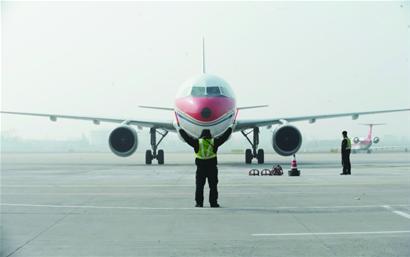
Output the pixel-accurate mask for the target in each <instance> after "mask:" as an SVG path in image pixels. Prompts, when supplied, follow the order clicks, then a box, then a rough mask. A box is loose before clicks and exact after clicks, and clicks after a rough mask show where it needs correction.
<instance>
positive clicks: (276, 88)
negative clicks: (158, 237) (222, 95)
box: [1, 1, 410, 146]
mask: <svg viewBox="0 0 410 257" xmlns="http://www.w3.org/2000/svg"><path fill="white" fill-rule="evenodd" d="M1 7H2V11H1V14H2V17H1V18H2V91H1V93H2V104H1V109H2V110H10V111H27V112H44V113H58V114H73V115H90V116H105V117H129V118H134V119H152V120H171V119H172V118H173V114H172V113H169V112H161V111H151V110H149V111H147V110H140V109H138V108H137V106H138V105H158V106H167V107H168V106H169V107H172V106H173V101H174V96H175V93H176V91H177V89H178V87H179V85H180V84H181V83H182V82H183V81H184V80H186V79H187V78H189V77H191V76H192V75H196V74H199V73H200V72H201V38H202V36H205V38H206V55H207V70H208V72H209V73H213V74H216V75H219V76H221V77H223V78H224V79H226V80H227V81H228V82H229V83H230V84H231V86H232V87H233V89H234V90H235V93H236V96H237V100H238V102H237V103H238V105H239V106H244V105H257V104H269V105H270V107H269V108H266V109H263V110H247V111H243V112H242V113H240V115H239V118H263V117H265V118H274V117H283V116H300V115H312V114H325V113H338V112H350V111H368V110H379V109H389V108H405V107H410V64H409V59H410V4H409V3H408V2H388V3H383V2H376V3H371V2H366V3H351V2H345V3H343V2H338V3H326V2H318V3H307V2H303V3H299V2H293V3H277V2H260V3H252V2H247V3H246V2H241V3H235V2H229V3H216V2H209V3H208V2H198V3H189V2H180V3H172V2H167V3H161V2H155V3H144V2H121V3H118V2H86V3H81V2H54V3H49V2H38V3H36V2H29V3H27V2H13V3H9V2H4V1H2V3H1ZM1 120H2V130H3V131H7V132H9V133H10V132H11V133H13V134H15V135H17V136H21V137H25V138H48V139H50V138H61V139H64V138H76V137H80V136H81V134H82V133H85V134H86V133H88V132H89V131H90V130H95V129H98V127H96V126H95V125H92V124H91V122H84V121H63V120H60V121H59V122H57V123H52V122H49V121H48V119H45V118H34V117H32V118H30V117H23V116H10V115H7V116H6V115H2V118H1ZM360 122H386V123H388V125H386V126H383V127H377V128H376V129H377V132H378V134H379V135H387V134H391V135H397V136H401V135H408V131H410V113H409V112H407V113H400V114H390V115H374V116H364V117H361V119H359V120H357V121H352V120H351V119H350V118H341V119H332V120H325V121H318V122H317V123H316V124H313V125H312V124H307V122H301V123H295V125H297V126H298V127H299V128H300V129H301V131H302V134H303V135H304V136H305V137H308V138H317V139H318V138H324V139H330V138H335V137H336V138H340V131H341V130H343V129H346V130H348V131H350V132H351V133H352V134H358V135H360V136H361V135H364V134H366V132H367V129H366V128H364V127H362V126H359V125H357V124H358V123H360ZM114 126H115V125H114V124H108V125H104V124H102V125H101V127H102V128H104V129H106V128H114ZM143 133H144V132H143ZM145 133H147V132H145ZM245 145H246V144H244V146H245ZM246 146H247V145H246Z"/></svg>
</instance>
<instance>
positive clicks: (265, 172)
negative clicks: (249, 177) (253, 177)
mask: <svg viewBox="0 0 410 257" xmlns="http://www.w3.org/2000/svg"><path fill="white" fill-rule="evenodd" d="M261 176H272V171H271V170H270V169H263V170H261Z"/></svg>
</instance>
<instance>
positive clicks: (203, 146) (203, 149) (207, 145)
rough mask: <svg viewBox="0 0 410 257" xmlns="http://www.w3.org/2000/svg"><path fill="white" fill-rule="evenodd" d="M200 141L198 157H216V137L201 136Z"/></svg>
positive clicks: (204, 158) (205, 158)
mask: <svg viewBox="0 0 410 257" xmlns="http://www.w3.org/2000/svg"><path fill="white" fill-rule="evenodd" d="M198 141H199V149H198V152H197V153H195V154H196V158H198V159H202V160H207V159H212V158H215V157H216V153H215V152H214V139H213V138H212V139H205V138H200V139H198Z"/></svg>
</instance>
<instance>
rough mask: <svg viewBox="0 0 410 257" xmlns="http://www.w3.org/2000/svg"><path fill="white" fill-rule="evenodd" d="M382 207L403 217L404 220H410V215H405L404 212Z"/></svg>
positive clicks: (387, 206) (386, 206)
mask: <svg viewBox="0 0 410 257" xmlns="http://www.w3.org/2000/svg"><path fill="white" fill-rule="evenodd" d="M382 207H383V208H385V209H387V210H389V211H391V212H392V213H394V214H397V215H399V216H402V217H404V218H407V219H410V214H408V213H405V212H403V211H398V210H396V209H394V208H393V207H391V205H382Z"/></svg>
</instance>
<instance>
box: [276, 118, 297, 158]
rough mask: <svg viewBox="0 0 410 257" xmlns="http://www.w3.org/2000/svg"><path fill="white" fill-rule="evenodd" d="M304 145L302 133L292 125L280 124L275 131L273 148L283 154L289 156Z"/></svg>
mask: <svg viewBox="0 0 410 257" xmlns="http://www.w3.org/2000/svg"><path fill="white" fill-rule="evenodd" d="M301 145H302V134H300V131H299V130H298V129H297V128H296V127H294V126H291V125H283V126H279V127H277V128H276V129H275V131H273V135H272V146H273V149H274V150H275V151H276V152H277V153H278V154H280V155H282V156H289V155H292V154H294V153H296V152H297V151H298V150H299V148H300V146H301Z"/></svg>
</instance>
